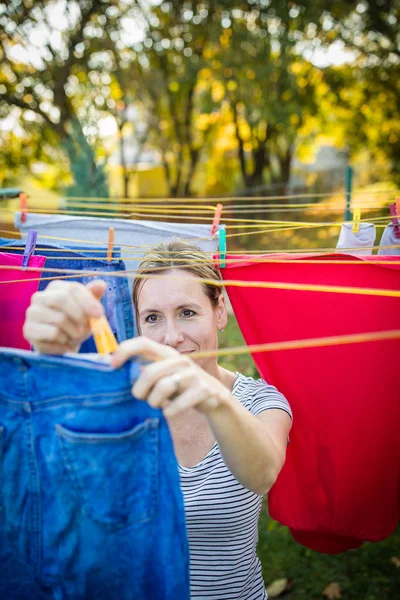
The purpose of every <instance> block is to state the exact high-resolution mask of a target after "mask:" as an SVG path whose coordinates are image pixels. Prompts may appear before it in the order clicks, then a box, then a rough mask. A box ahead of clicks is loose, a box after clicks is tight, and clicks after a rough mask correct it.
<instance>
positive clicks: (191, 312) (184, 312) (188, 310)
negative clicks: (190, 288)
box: [181, 308, 196, 319]
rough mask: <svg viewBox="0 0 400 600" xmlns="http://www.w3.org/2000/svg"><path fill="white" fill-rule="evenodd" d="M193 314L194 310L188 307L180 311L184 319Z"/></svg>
mask: <svg viewBox="0 0 400 600" xmlns="http://www.w3.org/2000/svg"><path fill="white" fill-rule="evenodd" d="M195 314H196V313H195V312H194V310H190V308H185V309H184V310H183V311H182V312H181V315H182V317H184V318H185V319H189V318H190V317H193V315H195Z"/></svg>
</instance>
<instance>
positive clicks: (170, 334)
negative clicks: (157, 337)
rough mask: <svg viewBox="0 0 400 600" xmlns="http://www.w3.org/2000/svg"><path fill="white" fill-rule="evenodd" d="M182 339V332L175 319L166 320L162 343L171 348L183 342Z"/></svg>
mask: <svg viewBox="0 0 400 600" xmlns="http://www.w3.org/2000/svg"><path fill="white" fill-rule="evenodd" d="M183 339H184V338H183V332H182V331H181V329H180V328H179V327H178V324H177V323H176V321H175V319H171V320H167V322H166V327H165V331H164V340H163V344H165V345H166V346H171V348H177V347H178V346H179V344H181V343H182V342H183Z"/></svg>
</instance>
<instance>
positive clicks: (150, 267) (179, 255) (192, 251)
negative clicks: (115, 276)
mask: <svg viewBox="0 0 400 600" xmlns="http://www.w3.org/2000/svg"><path fill="white" fill-rule="evenodd" d="M170 269H183V270H184V271H187V272H188V273H192V275H195V276H196V277H199V278H201V279H215V281H218V282H220V281H222V276H221V273H220V270H219V269H218V267H216V266H215V265H214V263H213V261H212V260H211V259H210V258H209V257H208V256H207V254H205V253H204V252H202V251H201V250H200V248H198V247H197V246H194V245H192V244H188V243H187V242H184V241H183V240H180V239H179V238H176V239H172V240H169V241H167V242H161V243H159V244H157V245H156V246H154V247H153V248H152V249H151V250H150V252H148V253H147V254H146V255H145V257H144V258H143V260H142V262H141V263H140V265H139V267H138V269H137V271H136V275H139V277H135V280H134V282H133V292H132V297H133V303H134V305H135V310H136V323H137V324H138V308H137V305H138V298H139V293H140V290H141V288H142V286H143V284H144V282H145V281H146V275H157V274H158V275H162V274H163V273H164V272H165V271H168V270H170ZM202 285H203V288H204V293H205V294H206V296H207V297H208V298H209V299H210V300H211V303H212V304H213V305H214V306H217V304H218V298H219V297H220V295H221V293H222V287H221V286H220V285H213V284H212V283H202Z"/></svg>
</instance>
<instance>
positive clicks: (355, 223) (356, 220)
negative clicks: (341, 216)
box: [351, 208, 361, 233]
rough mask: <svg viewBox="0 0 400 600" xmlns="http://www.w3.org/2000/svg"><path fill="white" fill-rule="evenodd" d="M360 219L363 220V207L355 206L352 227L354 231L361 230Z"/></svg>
mask: <svg viewBox="0 0 400 600" xmlns="http://www.w3.org/2000/svg"><path fill="white" fill-rule="evenodd" d="M360 220H361V208H355V209H354V211H353V226H352V228H351V230H352V232H353V233H358V232H359V231H360Z"/></svg>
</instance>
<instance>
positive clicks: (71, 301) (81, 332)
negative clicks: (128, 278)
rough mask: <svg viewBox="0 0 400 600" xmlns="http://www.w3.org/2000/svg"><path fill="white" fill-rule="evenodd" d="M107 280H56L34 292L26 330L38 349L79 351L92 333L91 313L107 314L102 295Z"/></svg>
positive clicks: (25, 334) (50, 351)
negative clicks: (81, 281) (84, 282)
mask: <svg viewBox="0 0 400 600" xmlns="http://www.w3.org/2000/svg"><path fill="white" fill-rule="evenodd" d="M105 289H106V284H105V282H104V281H101V280H96V281H91V282H90V283H88V285H86V286H85V285H83V284H82V283H77V282H75V281H63V280H55V281H52V282H51V283H50V284H49V285H48V286H47V288H46V289H45V290H44V291H43V292H36V293H35V294H33V296H32V299H31V304H30V306H29V308H28V310H27V311H26V317H25V324H24V328H23V334H24V337H25V339H26V340H27V341H28V342H29V343H30V344H31V345H32V346H33V347H34V349H35V350H37V351H38V352H43V353H44V354H64V353H65V352H78V350H79V348H80V345H81V344H82V342H84V341H85V340H86V339H87V338H88V337H89V336H90V326H89V318H90V317H101V316H102V315H103V314H104V310H103V307H102V305H101V302H100V299H101V297H102V296H103V294H104V292H105Z"/></svg>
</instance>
